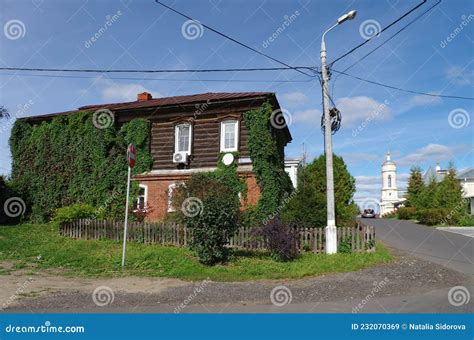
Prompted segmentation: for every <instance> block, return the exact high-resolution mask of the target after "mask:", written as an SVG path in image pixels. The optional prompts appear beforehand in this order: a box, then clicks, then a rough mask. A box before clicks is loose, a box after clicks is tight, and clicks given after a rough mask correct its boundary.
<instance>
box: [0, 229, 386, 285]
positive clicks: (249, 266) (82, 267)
mask: <svg viewBox="0 0 474 340" xmlns="http://www.w3.org/2000/svg"><path fill="white" fill-rule="evenodd" d="M121 256H122V243H121V242H114V241H110V240H98V241H89V240H87V241H86V240H73V239H68V238H65V237H61V236H59V234H58V230H57V227H56V226H53V225H34V224H23V225H19V226H8V227H0V261H13V262H14V263H15V267H16V268H26V269H28V270H37V271H38V270H44V269H60V273H61V274H63V275H72V276H83V277H113V276H130V275H133V276H155V277H170V278H180V279H185V280H203V279H210V280H214V281H244V280H254V279H283V278H289V279H296V278H302V277H306V276H316V275H320V274H324V273H333V272H348V271H356V270H359V269H362V268H365V267H369V266H373V265H376V264H380V263H386V262H390V261H391V259H392V257H391V255H390V253H389V252H388V250H387V249H386V248H385V247H383V246H382V245H380V244H378V245H377V251H376V252H374V253H358V254H334V255H325V254H320V255H318V254H313V253H302V255H301V256H300V257H299V258H298V259H296V260H294V261H292V262H276V261H274V260H272V259H271V258H270V256H269V255H267V254H265V253H248V252H243V251H236V252H234V254H233V256H232V258H231V259H230V261H229V262H228V263H227V264H225V265H216V266H213V267H207V266H204V265H202V264H201V263H199V262H198V260H197V259H196V258H195V257H194V254H193V253H192V252H191V251H190V250H189V249H187V248H176V247H163V246H153V245H144V244H138V243H128V245H127V265H126V269H125V270H122V269H121V267H120V262H121Z"/></svg>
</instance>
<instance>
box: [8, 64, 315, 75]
mask: <svg viewBox="0 0 474 340" xmlns="http://www.w3.org/2000/svg"><path fill="white" fill-rule="evenodd" d="M295 69H296V70H299V69H308V70H314V67H308V66H296V67H291V68H289V67H255V68H220V69H196V70H195V69H161V70H137V69H132V70H105V69H61V68H23V67H0V70H1V71H32V72H84V73H210V72H253V71H285V70H286V71H288V70H295ZM312 77H313V76H312Z"/></svg>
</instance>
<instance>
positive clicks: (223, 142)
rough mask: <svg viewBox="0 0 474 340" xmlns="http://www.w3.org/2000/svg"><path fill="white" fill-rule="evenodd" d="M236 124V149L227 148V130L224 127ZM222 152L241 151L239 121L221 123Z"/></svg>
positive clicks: (232, 120)
mask: <svg viewBox="0 0 474 340" xmlns="http://www.w3.org/2000/svg"><path fill="white" fill-rule="evenodd" d="M229 123H234V124H235V125H234V145H235V146H234V147H233V148H226V147H225V129H224V125H225V124H229ZM220 146H221V152H233V151H238V150H239V121H238V120H237V119H227V120H224V121H222V122H221V142H220Z"/></svg>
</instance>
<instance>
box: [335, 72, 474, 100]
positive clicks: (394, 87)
mask: <svg viewBox="0 0 474 340" xmlns="http://www.w3.org/2000/svg"><path fill="white" fill-rule="evenodd" d="M332 71H333V72H336V73H338V74H342V75H345V76H347V77H351V78H354V79H357V80H360V81H363V82H366V83H369V84H373V85H378V86H382V87H386V88H389V89H392V90H397V91H401V92H407V93H413V94H419V95H423V96H430V97H438V98H448V99H463V100H474V97H464V96H451V95H442V94H434V93H427V92H420V91H414V90H408V89H403V88H401V87H397V86H392V85H387V84H383V83H380V82H377V81H373V80H368V79H364V78H361V77H358V76H354V75H352V74H349V73H346V72H342V71H337V70H335V69H332Z"/></svg>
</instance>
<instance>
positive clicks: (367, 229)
mask: <svg viewBox="0 0 474 340" xmlns="http://www.w3.org/2000/svg"><path fill="white" fill-rule="evenodd" d="M59 233H60V235H62V236H65V237H70V238H75V239H85V240H99V239H110V240H115V241H120V240H123V222H118V221H106V220H102V221H101V220H94V219H79V220H75V221H72V222H65V223H61V225H60V227H59ZM296 234H297V240H296V242H297V247H298V249H299V250H305V251H312V252H315V253H324V251H325V249H324V247H325V235H324V228H301V227H300V228H296ZM253 235H254V233H252V228H250V227H240V228H239V229H238V230H237V232H236V233H235V234H234V235H233V236H232V237H231V238H230V244H229V246H230V247H234V248H241V249H245V250H266V249H268V247H267V244H266V243H267V242H266V241H265V240H264V239H262V238H255V237H253ZM192 237H193V235H192V230H191V229H189V228H186V227H185V226H182V225H179V224H173V223H171V224H170V223H167V224H165V223H150V222H144V223H143V222H142V223H139V222H130V223H129V226H128V235H127V240H128V241H132V242H140V243H145V244H160V245H172V246H177V247H185V246H188V245H189V244H190V241H191V239H192ZM337 242H338V245H339V246H341V245H344V248H345V249H347V248H349V249H350V250H351V251H352V252H362V251H374V250H375V229H374V227H373V226H366V225H364V224H358V225H357V226H356V227H352V228H351V227H340V228H337Z"/></svg>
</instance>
